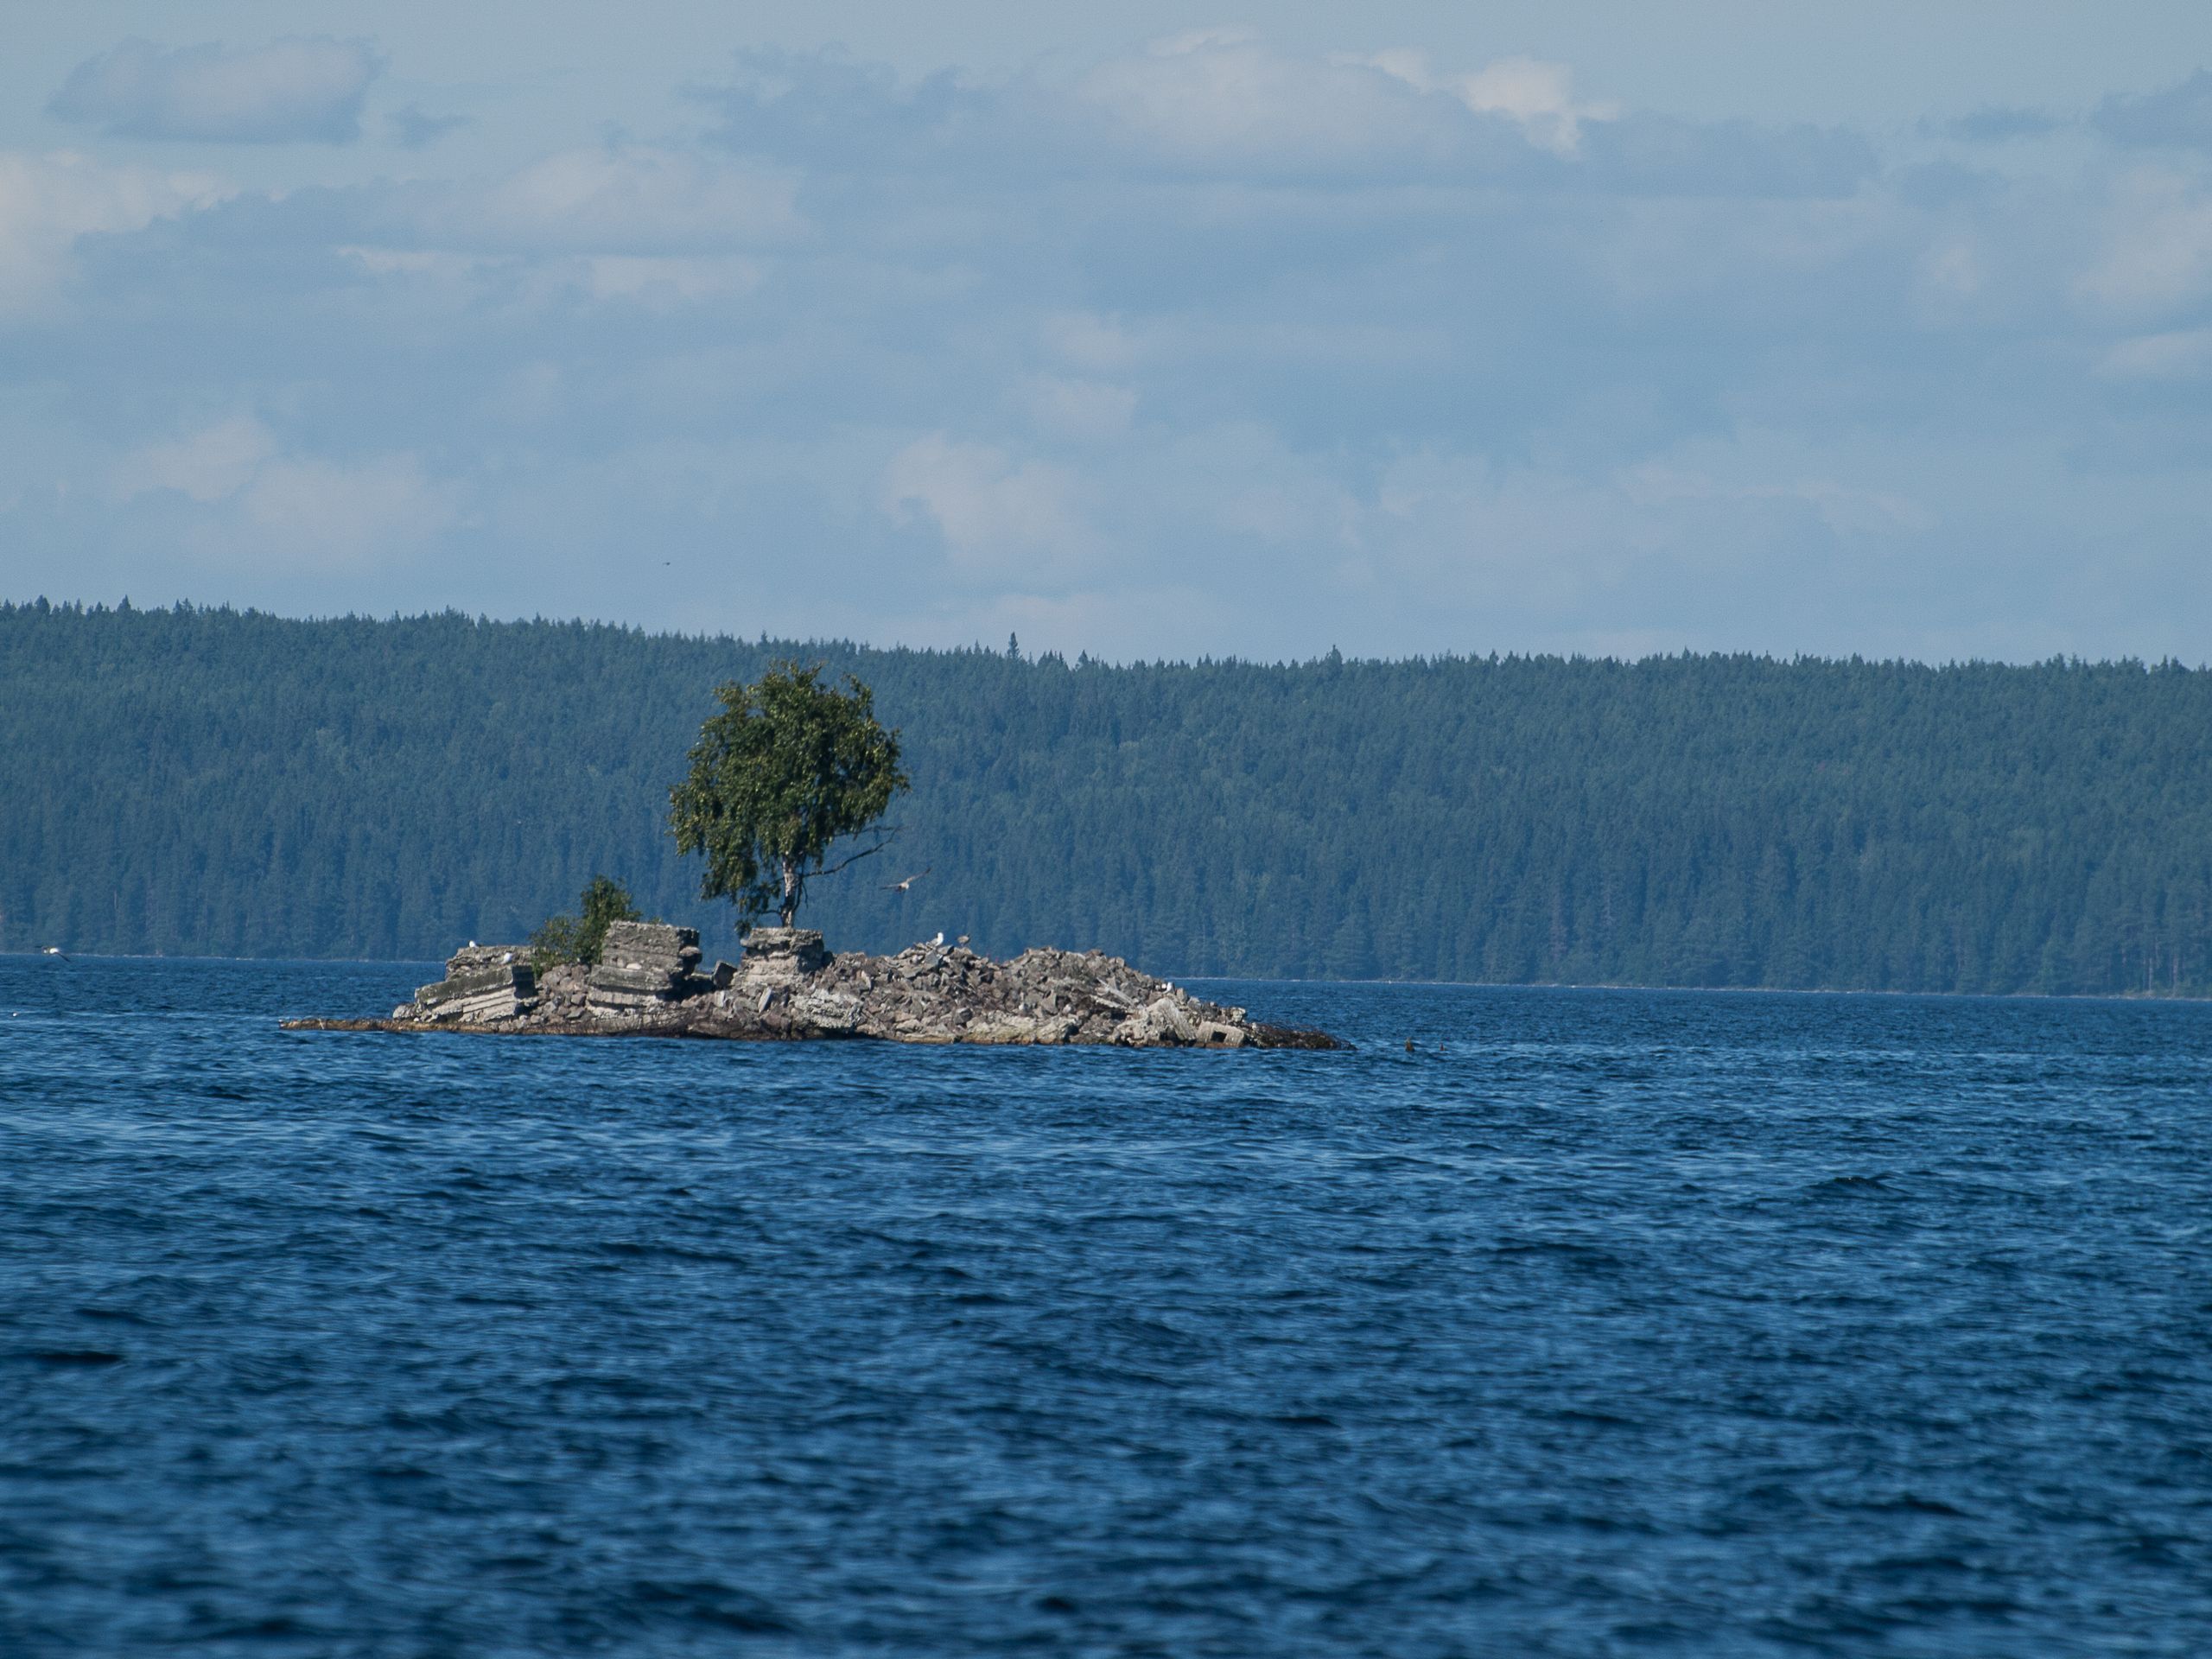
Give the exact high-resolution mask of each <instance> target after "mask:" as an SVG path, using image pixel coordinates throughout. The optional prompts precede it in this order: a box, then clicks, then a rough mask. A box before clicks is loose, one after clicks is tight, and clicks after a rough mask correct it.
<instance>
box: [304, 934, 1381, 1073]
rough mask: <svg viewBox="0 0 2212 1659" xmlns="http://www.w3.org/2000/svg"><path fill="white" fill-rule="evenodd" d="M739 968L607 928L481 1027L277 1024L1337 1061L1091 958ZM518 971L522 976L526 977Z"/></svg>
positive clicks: (1313, 1040)
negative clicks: (594, 946) (1311, 1056)
mask: <svg viewBox="0 0 2212 1659" xmlns="http://www.w3.org/2000/svg"><path fill="white" fill-rule="evenodd" d="M462 955H463V957H466V956H467V955H468V953H467V952H464V953H462ZM744 957H745V959H744V961H743V963H741V964H740V965H739V966H738V967H736V968H732V967H731V966H730V964H729V963H718V964H717V965H716V970H715V973H714V974H713V975H712V976H707V975H702V974H701V973H700V972H698V971H697V969H698V963H699V960H700V953H699V945H698V936H697V934H696V932H694V931H692V930H691V929H690V928H678V927H669V926H665V925H662V924H660V923H657V922H617V923H615V924H614V925H613V926H612V927H610V928H609V929H608V930H607V945H606V949H605V951H604V952H603V954H602V956H601V961H600V964H599V966H598V967H596V968H594V969H589V970H586V969H582V968H576V967H560V968H554V969H550V970H549V971H548V972H547V973H546V975H545V976H544V979H543V983H542V985H540V986H538V987H537V988H536V995H535V996H534V997H532V998H531V999H530V1000H528V1001H524V999H523V998H521V997H512V996H511V997H509V998H508V1000H507V1001H499V999H497V998H493V999H492V1000H490V1001H485V1002H483V1003H481V1004H473V1003H472V1004H469V1005H467V1006H469V1007H472V1008H474V1007H482V1008H483V1009H484V1010H485V1012H483V1013H481V1014H478V1013H474V1012H472V1013H470V1014H467V1015H460V1014H447V1013H443V1012H442V1011H441V1010H442V1009H443V1008H444V1007H447V1006H448V1003H450V1002H452V1001H454V1000H455V999H454V998H448V999H446V1000H445V1001H440V1002H436V1003H431V1002H426V1001H424V1000H423V997H422V996H419V995H418V997H417V1000H416V1002H415V1003H412V1004H409V1005H406V1006H404V1007H399V1008H396V1009H394V1010H393V1011H392V1017H391V1019H390V1020H296V1021H292V1022H289V1023H291V1024H292V1025H294V1026H296V1027H306V1028H320V1029H345V1030H362V1029H378V1030H390V1031H425V1030H435V1029H451V1028H454V1027H459V1028H461V1029H465V1030H470V1031H496V1032H545V1033H570V1034H582V1033H618V1032H620V1033H639V1034H642V1035H656V1036H670V1037H721V1038H733V1039H756V1040H757V1039H804V1038H826V1037H874V1038H880V1039H886V1040H888V1041H892V1042H901V1043H992V1044H1018V1045H1025V1046H1026V1045H1041V1046H1058V1045H1061V1044H1112V1045H1115V1046H1119V1047H1124V1048H1341V1047H1344V1044H1342V1043H1340V1042H1339V1041H1338V1040H1337V1039H1335V1038H1333V1037H1330V1036H1327V1035H1325V1033H1321V1032H1318V1031H1303V1030H1300V1029H1297V1028H1294V1027H1282V1026H1269V1025H1263V1024H1261V1023H1260V1022H1259V1021H1257V1020H1252V1019H1250V1018H1249V1017H1248V1016H1247V1014H1246V1013H1245V1011H1244V1010H1243V1008H1238V1007H1224V1006H1223V1005H1221V1004H1219V1003H1214V1002H1208V1001H1204V1000H1203V999H1201V998H1198V997H1195V996H1193V995H1191V993H1190V992H1189V991H1187V990H1184V989H1179V988H1177V987H1175V986H1173V985H1172V984H1169V983H1167V982H1165V981H1163V980H1157V979H1154V978H1153V977H1152V976H1150V975H1148V974H1143V973H1140V972H1138V971H1137V969H1134V968H1132V967H1130V966H1129V964H1128V963H1126V962H1124V961H1122V959H1121V958H1120V957H1109V956H1105V955H1103V954H1102V953H1100V952H1098V951H1096V950H1091V951H1086V952H1081V953H1078V952H1076V951H1072V950H1029V951H1025V952H1024V953H1023V954H1022V955H1020V956H1019V957H1015V958H1014V960H1013V961H1011V962H997V961H994V960H993V959H992V958H990V957H983V956H979V955H977V954H976V952H974V951H972V950H969V949H968V948H967V947H966V946H964V945H953V946H950V947H946V946H944V945H938V944H915V945H909V946H908V947H907V948H906V950H901V951H900V952H899V954H898V955H896V956H893V957H870V956H864V955H861V954H860V953H859V952H856V951H854V952H847V953H845V954H843V955H840V956H836V957H832V956H831V955H829V952H828V951H827V950H824V949H823V944H822V936H821V935H820V934H819V933H817V932H814V931H811V930H809V929H785V928H759V929H756V930H754V931H753V934H752V936H751V937H750V938H748V939H747V942H746V949H745V953H744ZM518 960H519V958H518ZM454 962H455V963H461V962H462V957H455V958H454ZM500 965H501V966H502V967H503V968H510V969H511V968H512V964H511V963H503V964H500ZM471 971H472V972H473V971H475V970H474V969H473V968H472V969H471ZM522 971H523V973H524V975H525V976H527V974H528V971H529V969H528V964H527V963H523V964H522ZM455 982H457V979H456V976H455V975H454V974H453V973H451V972H449V973H448V983H449V984H450V983H455ZM472 983H473V982H472ZM432 989H437V988H436V987H425V988H424V991H425V993H427V992H429V990H432Z"/></svg>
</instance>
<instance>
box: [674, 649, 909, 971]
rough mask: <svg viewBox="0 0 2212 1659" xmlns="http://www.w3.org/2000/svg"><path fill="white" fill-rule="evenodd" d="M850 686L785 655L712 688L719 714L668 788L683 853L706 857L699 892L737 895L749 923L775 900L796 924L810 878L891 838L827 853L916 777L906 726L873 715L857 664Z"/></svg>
mask: <svg viewBox="0 0 2212 1659" xmlns="http://www.w3.org/2000/svg"><path fill="white" fill-rule="evenodd" d="M845 684H846V688H847V689H846V690H844V691H842V692H841V691H838V690H836V689H835V688H834V687H831V686H828V685H824V684H823V683H822V664H819V663H817V664H813V665H812V666H811V667H801V666H800V665H799V664H797V663H792V662H779V663H777V664H774V665H773V666H772V667H771V668H770V669H769V671H767V672H766V674H764V675H762V676H761V677H760V679H759V680H758V681H757V682H755V683H753V684H751V685H740V684H737V683H734V682H729V683H724V684H722V685H721V686H718V687H716V688H715V696H718V697H719V698H721V704H722V712H721V713H720V714H718V715H710V716H709V718H708V720H707V721H706V723H705V724H704V725H702V727H701V728H699V741H697V742H696V744H694V745H693V746H692V747H691V753H690V763H691V769H690V774H689V775H688V776H687V777H686V778H685V779H684V780H683V782H682V783H680V784H678V785H676V786H675V787H674V788H673V789H671V790H670V791H669V792H668V798H669V827H670V829H671V830H673V831H674V833H675V836H676V849H677V851H678V852H679V853H687V854H688V853H703V854H704V855H706V860H707V868H706V872H705V874H703V875H702V877H701V879H700V885H699V895H700V897H701V898H702V899H728V900H730V901H731V903H733V904H734V905H735V906H737V912H738V931H740V932H741V933H742V932H744V931H746V930H747V928H749V927H750V926H751V925H752V924H753V921H754V919H755V918H758V917H760V915H762V914H763V913H765V912H768V911H770V910H773V911H775V912H777V913H778V916H779V919H780V920H781V922H782V924H783V925H784V926H785V927H789V926H791V924H792V921H793V918H795V917H796V916H797V914H798V907H799V905H800V903H801V901H802V900H803V899H804V898H805V895H806V884H807V882H808V880H810V879H811V878H813V877H816V876H819V875H823V874H835V873H836V871H837V870H840V869H842V868H845V867H846V866H847V865H849V864H851V863H853V862H854V861H856V860H858V859H861V858H865V857H867V856H868V855H869V854H871V853H874V852H879V851H880V850H881V849H882V848H883V846H884V844H885V839H887V836H884V837H883V838H879V839H878V840H877V841H876V842H874V844H873V845H871V846H868V847H865V848H862V849H860V850H859V851H857V852H855V853H853V854H852V855H849V857H847V858H845V859H843V860H842V861H839V862H837V863H836V864H829V863H827V862H826V861H827V860H828V858H829V853H830V851H831V849H833V848H834V847H835V846H836V842H838V841H839V840H840V839H842V837H844V836H855V835H858V834H860V833H861V831H863V830H865V829H868V826H869V825H871V824H873V823H874V822H875V821H876V820H877V819H878V818H880V817H882V816H883V814H884V812H885V810H887V808H888V807H889V806H890V804H891V800H892V797H893V796H894V795H896V794H897V793H898V792H899V791H900V790H903V789H905V788H906V787H907V786H908V784H907V778H906V773H905V772H901V771H900V770H899V734H897V733H896V732H890V731H886V730H885V729H884V728H883V727H882V726H881V725H880V724H879V723H878V722H877V721H876V718H875V694H874V692H873V691H871V690H869V689H868V687H867V686H865V685H863V684H861V682H860V681H859V680H857V679H855V677H852V676H851V675H847V676H846V677H845Z"/></svg>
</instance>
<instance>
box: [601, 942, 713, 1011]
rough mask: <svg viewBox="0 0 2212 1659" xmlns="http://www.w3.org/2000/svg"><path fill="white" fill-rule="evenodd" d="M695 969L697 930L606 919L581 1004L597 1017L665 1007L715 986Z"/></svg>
mask: <svg viewBox="0 0 2212 1659" xmlns="http://www.w3.org/2000/svg"><path fill="white" fill-rule="evenodd" d="M698 968H699V930H698V929H696V928H695V927H671V926H670V925H668V924H667V923H665V922H613V923H610V924H609V925H608V926H607V938H606V941H605V943H604V944H601V947H600V952H599V965H598V966H597V967H596V968H594V969H592V970H591V978H590V982H589V988H588V991H587V993H586V995H585V1002H586V1004H587V1006H588V1007H589V1008H590V1010H591V1012H592V1013H594V1014H601V1015H620V1014H638V1013H641V1012H645V1011H647V1010H650V1009H653V1008H662V1007H667V1006H669V1005H670V1004H671V1003H673V1002H682V1001H688V1000H689V999H690V998H692V997H695V996H697V995H700V994H701V993H702V992H703V991H708V990H711V989H712V988H713V984H712V982H710V981H709V980H706V979H703V978H702V977H701V976H700V975H699V972H698Z"/></svg>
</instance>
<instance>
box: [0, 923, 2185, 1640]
mask: <svg viewBox="0 0 2212 1659" xmlns="http://www.w3.org/2000/svg"><path fill="white" fill-rule="evenodd" d="M426 976H428V970H427V969H410V968H409V967H407V966H404V965H401V966H396V967H395V966H374V967H357V966H341V967H333V966H327V965H300V964H289V965H285V964H216V963H95V962H79V963H60V962H54V961H45V960H37V959H27V958H22V957H14V958H0V1652H4V1653H6V1654H9V1655H12V1656H47V1655H57V1656H58V1655H70V1656H75V1655H81V1654H95V1655H106V1654H115V1655H137V1654H151V1653H156V1652H159V1653H163V1654H178V1653H184V1654H192V1655H217V1656H227V1655H245V1654H251V1655H256V1656H290V1655H378V1656H382V1655H454V1656H471V1659H475V1656H507V1655H515V1656H520V1655H544V1654H569V1653H591V1654H638V1655H679V1654H682V1655H689V1654H730V1653H758V1654H764V1655H808V1656H813V1655H909V1654H911V1655H925V1654H926V1655H969V1654H982V1653H991V1652H996V1651H1020V1652H1027V1653H1039V1654H1085V1655H1091V1654H1095V1655H1122V1654H1132V1655H1134V1654H1148V1655H1149V1654H1157V1655H1173V1656H1181V1655H1213V1654H1220V1655H1232V1654H1233V1655H1247V1654H1249V1655H1270V1656H1277V1655H1303V1654H1315V1655H1324V1654H1325V1655H1338V1654H1376V1655H1389V1656H1393V1659H1400V1656H1425V1655H1447V1654H1481V1655H1489V1654H1498V1655H1522V1654H1528V1655H1562V1656H1568V1655H1571V1656H1591V1655H1609V1654H1638V1655H1644V1654H1681V1655H1700V1656H1703V1655H1768V1654H1772V1655H1783V1654H1791V1655H1796V1654H1854V1655H1855V1654H1870V1655H1871V1654H1879V1655H1892V1654H1895V1655H1916V1654H1975V1655H1984V1654H1986V1655H1993V1656H2036V1655H2057V1654H2069V1655H2070V1654H2085V1655H2086V1654H2100V1655H2102V1654H2126V1655H2161V1656H2163V1655H2176V1656H2199V1655H2203V1654H2206V1653H2208V1652H2212V1009H2208V1008H2206V1007H2197V1006H2175V1005H2148V1004H2122V1003H2110V1002H2107V1003H2094V1002H2077V1003H2064V1002H1999V1001H1920V1000H1911V999H1900V998H1836V997H1795V996H1759V995H1695V994H1656V993H1654V994H1646V993H1634V992H1573V991H1501V990H1481V989H1469V988H1405V987H1365V986H1258V985H1254V986H1243V987H1238V988H1235V989H1234V997H1233V1000H1236V1001H1249V1003H1250V1004H1251V1005H1252V1006H1253V1007H1254V1009H1255V1013H1259V1014H1263V1015H1266V1016H1270V1017H1274V1018H1279V1019H1284V1020H1294V1021H1299V1022H1304V1023H1312V1024H1316V1025H1320V1026H1324V1027H1328V1028H1330V1029H1332V1030H1336V1031H1338V1032H1340V1033H1344V1034H1345V1035H1347V1036H1349V1037H1351V1038H1352V1039H1355V1040H1356V1041H1357V1043H1358V1044H1359V1045H1360V1047H1359V1049H1358V1051H1357V1052H1355V1053H1351V1054H1274V1053H1268V1054H1256V1053H1211V1054H1207V1053H1191V1054H1173V1053H1156V1054H1132V1053H1120V1052H1072V1051H1058V1052H1055V1051H1049V1050H1041V1051H1031V1052H1023V1051H1011V1050H1010V1051H1005V1052H989V1051H968V1050H957V1049H903V1048H891V1047H880V1046H862V1045H858V1044H852V1045H817V1046H743V1045H715V1044H694V1043H681V1042H651V1041H639V1040H597V1041H594V1040H588V1039H509V1040H499V1039H482V1038H474V1039H472V1038H463V1037H438V1038H395V1037H378V1036H343V1035H328V1034H285V1033H279V1032H278V1031H277V1028H276V1020H277V1015H278V1014H285V1013H298V1012H322V1013H378V1012H382V1011H383V1010H384V1009H385V1008H388V1007H390V1006H391V1004H392V1003H393V1002H395V1001H398V1000H399V998H400V997H401V996H402V995H404V992H405V991H406V989H407V988H409V987H410V985H411V984H412V983H414V982H416V981H417V980H418V979H420V978H423V977H426ZM83 1006H91V1007H97V1008H99V1010H100V1011H99V1013H97V1014H83V1013H76V1012H72V1009H73V1008H75V1007H83ZM1408 1039H1411V1040H1412V1041H1413V1042H1414V1046H1415V1052H1413V1053H1411V1054H1408V1052H1406V1050H1405V1043H1406V1041H1407V1040H1408Z"/></svg>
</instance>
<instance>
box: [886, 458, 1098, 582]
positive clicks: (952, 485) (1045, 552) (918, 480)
mask: <svg viewBox="0 0 2212 1659" xmlns="http://www.w3.org/2000/svg"><path fill="white" fill-rule="evenodd" d="M1076 493H1077V492H1076V480H1075V476H1074V474H1071V473H1070V472H1069V471H1068V470H1067V469H1066V468H1065V467H1056V466H1053V465H1052V464H1051V463H1049V462H1046V461H1023V462H1020V463H1019V464H1017V463H1016V462H1015V461H1014V460H1013V459H1012V458H1011V457H1010V456H1008V455H1007V453H1006V452H1005V451H1004V450H1003V449H998V448H993V447H991V446H990V445H988V444H981V443H966V442H959V441H957V440H956V439H953V438H950V437H948V436H946V435H944V434H943V433H933V434H931V435H930V436H927V437H924V438H918V439H917V440H915V441H914V442H912V443H910V444H908V445H907V446H906V448H903V449H901V450H899V453H898V454H895V455H893V457H892V458H891V462H890V465H889V466H888V467H886V468H885V469H884V475H883V490H882V501H883V507H884V511H885V512H887V513H889V514H891V515H892V517H893V518H897V519H900V520H903V521H909V522H911V521H912V520H913V519H915V518H922V519H925V520H926V521H928V522H929V523H930V524H933V525H934V526H935V527H936V528H937V530H938V533H939V534H940V535H942V536H943V537H944V544H945V549H946V551H947V552H948V554H949V555H950V559H951V563H952V564H953V566H954V568H955V569H958V570H961V571H963V572H964V573H966V574H969V575H989V576H995V577H1000V578H1004V579H1008V580H1012V581H1014V582H1016V583H1017V584H1018V585H1020V586H1023V587H1025V588H1030V587H1033V586H1038V585H1049V584H1050V583H1052V582H1055V581H1057V580H1058V578H1061V577H1064V576H1065V575H1067V574H1069V573H1070V572H1071V571H1073V570H1076V569H1080V568H1081V567H1082V566H1083V565H1084V564H1085V563H1088V561H1089V560H1090V557H1091V556H1092V554H1093V553H1094V552H1095V550H1096V536H1095V535H1094V534H1093V532H1092V531H1090V529H1089V528H1088V527H1087V526H1086V525H1085V524H1084V522H1083V519H1082V517H1081V515H1080V514H1079V513H1078V512H1077V507H1076V500H1075V498H1076Z"/></svg>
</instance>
